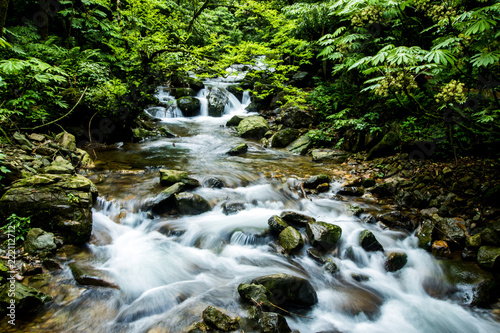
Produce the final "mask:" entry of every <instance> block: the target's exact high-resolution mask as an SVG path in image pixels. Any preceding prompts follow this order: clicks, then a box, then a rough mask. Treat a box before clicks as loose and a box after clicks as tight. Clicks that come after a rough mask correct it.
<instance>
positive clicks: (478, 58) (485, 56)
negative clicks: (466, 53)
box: [471, 51, 500, 67]
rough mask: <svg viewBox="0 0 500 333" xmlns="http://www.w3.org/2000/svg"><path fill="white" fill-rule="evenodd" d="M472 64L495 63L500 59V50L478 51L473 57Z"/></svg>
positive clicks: (485, 64)
mask: <svg viewBox="0 0 500 333" xmlns="http://www.w3.org/2000/svg"><path fill="white" fill-rule="evenodd" d="M471 60H472V66H474V67H487V66H489V65H493V64H494V63H495V62H497V61H498V60H500V51H492V52H489V53H478V54H475V55H473V56H472V57H471Z"/></svg>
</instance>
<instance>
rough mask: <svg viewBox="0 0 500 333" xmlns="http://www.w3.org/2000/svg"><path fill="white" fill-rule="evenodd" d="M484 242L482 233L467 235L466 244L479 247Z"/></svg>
mask: <svg viewBox="0 0 500 333" xmlns="http://www.w3.org/2000/svg"><path fill="white" fill-rule="evenodd" d="M481 245H483V244H482V239H481V234H480V233H479V234H476V235H473V236H467V238H466V239H465V246H467V247H470V248H476V249H477V248H479V247H480V246H481Z"/></svg>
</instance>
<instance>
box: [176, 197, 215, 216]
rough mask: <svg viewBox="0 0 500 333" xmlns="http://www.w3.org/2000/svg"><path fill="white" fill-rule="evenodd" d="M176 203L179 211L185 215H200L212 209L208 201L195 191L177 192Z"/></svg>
mask: <svg viewBox="0 0 500 333" xmlns="http://www.w3.org/2000/svg"><path fill="white" fill-rule="evenodd" d="M175 205H176V207H177V209H178V210H179V212H180V213H181V214H185V215H198V214H202V213H205V212H208V211H209V210H210V204H209V203H208V201H206V200H205V199H204V198H203V197H202V196H200V195H198V194H194V193H187V192H183V193H179V194H175Z"/></svg>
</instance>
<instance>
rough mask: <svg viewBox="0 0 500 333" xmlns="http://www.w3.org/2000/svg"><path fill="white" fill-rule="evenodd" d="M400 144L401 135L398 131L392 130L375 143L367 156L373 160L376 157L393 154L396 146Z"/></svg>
mask: <svg viewBox="0 0 500 333" xmlns="http://www.w3.org/2000/svg"><path fill="white" fill-rule="evenodd" d="M398 145H399V136H398V134H397V133H396V132H394V131H390V132H388V133H387V134H386V135H384V137H383V138H382V140H380V142H379V143H377V144H376V145H375V147H373V148H372V149H371V150H370V151H369V152H368V155H367V156H366V159H367V160H371V159H373V158H376V157H382V156H386V155H392V154H393V153H394V150H395V148H396V147H397V146H398Z"/></svg>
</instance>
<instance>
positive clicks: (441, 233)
mask: <svg viewBox="0 0 500 333" xmlns="http://www.w3.org/2000/svg"><path fill="white" fill-rule="evenodd" d="M432 217H433V218H434V219H435V220H436V225H435V231H436V232H437V237H438V238H439V239H442V240H445V241H447V242H448V244H451V246H452V247H455V248H457V247H462V246H463V245H464V244H465V221H464V220H462V219H460V218H442V217H440V216H438V215H437V214H434V215H433V216H432Z"/></svg>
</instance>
